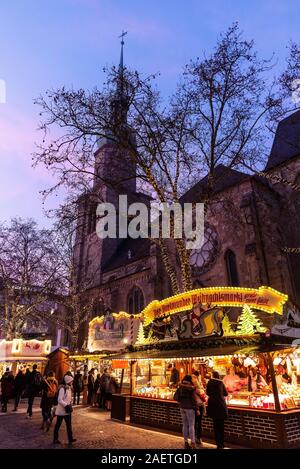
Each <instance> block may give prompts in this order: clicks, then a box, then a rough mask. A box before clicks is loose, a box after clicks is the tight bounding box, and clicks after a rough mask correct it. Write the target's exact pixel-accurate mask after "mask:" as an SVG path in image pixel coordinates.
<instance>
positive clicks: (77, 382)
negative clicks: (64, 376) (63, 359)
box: [73, 370, 83, 405]
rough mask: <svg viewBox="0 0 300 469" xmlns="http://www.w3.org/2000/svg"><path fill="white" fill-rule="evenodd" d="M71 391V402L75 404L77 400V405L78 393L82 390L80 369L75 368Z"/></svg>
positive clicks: (78, 400)
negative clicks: (72, 392) (72, 394)
mask: <svg viewBox="0 0 300 469" xmlns="http://www.w3.org/2000/svg"><path fill="white" fill-rule="evenodd" d="M73 391H74V396H73V404H74V405H75V404H76V401H77V405H79V402H80V393H81V392H82V391H83V377H82V374H81V373H80V370H77V372H76V375H75V377H74V381H73Z"/></svg>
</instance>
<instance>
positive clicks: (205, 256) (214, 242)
mask: <svg viewBox="0 0 300 469" xmlns="http://www.w3.org/2000/svg"><path fill="white" fill-rule="evenodd" d="M219 246H220V243H219V238H218V234H217V232H216V230H215V228H214V227H213V226H211V225H209V224H207V223H205V226H204V242H203V245H202V246H201V248H200V249H194V250H192V251H191V255H190V264H191V267H192V271H193V274H197V275H200V274H204V273H205V272H207V271H208V270H209V269H210V268H211V267H212V266H213V264H214V263H215V261H216V259H217V256H218V252H219Z"/></svg>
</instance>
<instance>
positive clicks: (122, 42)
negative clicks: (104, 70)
mask: <svg viewBox="0 0 300 469" xmlns="http://www.w3.org/2000/svg"><path fill="white" fill-rule="evenodd" d="M126 34H127V31H122V34H121V35H120V36H119V38H121V39H122V40H121V57H120V65H119V74H120V76H121V77H123V71H124V60H123V46H124V36H126Z"/></svg>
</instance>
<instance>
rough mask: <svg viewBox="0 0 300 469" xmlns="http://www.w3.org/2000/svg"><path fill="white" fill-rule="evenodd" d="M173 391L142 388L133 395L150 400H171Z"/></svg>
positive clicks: (162, 388) (151, 387)
mask: <svg viewBox="0 0 300 469" xmlns="http://www.w3.org/2000/svg"><path fill="white" fill-rule="evenodd" d="M174 393H175V390H174V389H169V388H167V387H161V388H160V387H154V386H143V387H141V388H139V389H135V390H134V395H136V396H140V397H151V398H152V399H173V396H174Z"/></svg>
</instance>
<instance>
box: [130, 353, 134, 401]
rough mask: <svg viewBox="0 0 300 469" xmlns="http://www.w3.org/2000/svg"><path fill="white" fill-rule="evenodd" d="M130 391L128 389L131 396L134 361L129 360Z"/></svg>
mask: <svg viewBox="0 0 300 469" xmlns="http://www.w3.org/2000/svg"><path fill="white" fill-rule="evenodd" d="M129 363H130V389H129V393H130V396H132V394H133V366H134V364H135V361H132V360H130V362H129Z"/></svg>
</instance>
